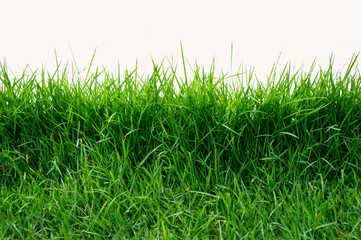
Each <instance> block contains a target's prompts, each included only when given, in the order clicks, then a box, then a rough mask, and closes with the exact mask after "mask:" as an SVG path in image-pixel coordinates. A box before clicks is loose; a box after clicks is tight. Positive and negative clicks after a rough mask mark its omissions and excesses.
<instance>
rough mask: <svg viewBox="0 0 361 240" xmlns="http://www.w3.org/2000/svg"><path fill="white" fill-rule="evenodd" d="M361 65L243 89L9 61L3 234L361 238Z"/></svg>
mask: <svg viewBox="0 0 361 240" xmlns="http://www.w3.org/2000/svg"><path fill="white" fill-rule="evenodd" d="M356 61H357V55H356V56H353V57H352V59H351V61H350V63H349V65H348V67H347V69H344V71H343V73H341V72H340V71H339V72H335V71H334V69H332V65H333V64H332V59H330V65H329V67H328V69H319V68H318V67H317V65H316V63H314V64H313V65H312V67H311V69H310V70H309V71H308V72H301V71H300V72H296V73H294V74H292V73H291V71H290V69H291V68H290V66H286V67H285V68H284V69H283V71H280V73H279V74H278V75H279V76H278V77H276V75H275V71H273V72H272V73H271V74H270V77H269V79H268V81H265V82H264V83H263V84H262V83H261V82H257V81H255V80H254V78H253V77H252V73H250V72H248V73H247V74H241V73H240V74H237V75H234V76H233V77H232V78H233V79H235V80H236V81H237V82H238V84H237V86H238V87H236V85H232V84H227V82H226V80H227V78H228V77H227V76H226V75H223V76H220V77H217V78H216V76H215V74H214V68H212V69H211V70H210V71H209V72H208V73H205V72H204V71H202V69H200V68H199V67H197V66H196V67H195V68H194V70H193V73H190V72H187V74H188V75H187V76H184V77H181V76H179V75H178V74H177V72H176V70H175V69H174V68H173V67H172V66H170V67H167V68H165V67H164V64H163V63H162V64H160V65H158V66H157V65H154V72H153V73H152V75H151V76H149V77H147V78H146V79H141V78H140V77H139V76H138V74H137V69H135V70H134V71H132V72H130V71H128V72H127V73H126V74H125V76H121V74H119V73H118V74H112V73H110V72H108V71H106V70H104V69H97V70H94V72H93V73H91V72H88V74H87V77H86V79H84V81H83V82H82V83H80V82H78V81H77V75H76V74H74V75H70V76H69V75H67V74H66V71H67V69H66V67H63V69H61V67H59V68H58V69H57V71H56V72H55V73H47V72H45V70H43V71H40V72H38V74H33V75H30V76H26V74H25V73H24V75H23V76H19V77H11V76H10V74H9V71H8V69H7V67H6V65H5V64H2V65H1V69H0V71H1V72H0V80H1V82H0V238H1V239H361V190H360V185H361V180H360V176H361V129H360V128H361V77H360V72H359V70H358V69H357V67H355V66H356V65H355V64H356ZM315 68H316V69H317V70H314V69H315ZM229 77H231V76H229Z"/></svg>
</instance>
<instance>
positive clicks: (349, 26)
mask: <svg viewBox="0 0 361 240" xmlns="http://www.w3.org/2000/svg"><path fill="white" fill-rule="evenodd" d="M0 9H1V15H0V21H1V37H0V61H1V63H3V62H4V59H6V62H7V65H8V67H9V68H10V69H11V70H12V71H13V72H14V73H17V74H18V73H19V72H21V71H22V69H23V68H24V67H25V66H26V65H27V64H28V65H29V66H30V67H31V69H32V70H35V69H36V68H41V67H42V66H45V67H46V69H47V70H49V71H50V72H52V71H54V70H55V66H56V61H55V53H54V49H56V52H57V56H58V59H59V60H60V61H61V62H62V63H63V64H64V63H65V62H67V61H68V62H69V64H70V65H71V64H73V63H74V61H73V57H74V59H75V61H76V65H77V67H78V69H79V70H80V71H81V70H83V69H86V70H87V67H88V66H89V63H90V60H91V58H92V55H93V53H94V50H95V48H96V49H97V50H96V54H95V59H94V62H93V67H92V69H95V67H102V66H104V67H106V68H107V69H108V70H109V71H110V72H113V73H115V68H116V66H117V64H118V62H119V64H120V67H121V71H124V70H125V68H126V67H127V68H128V69H130V70H133V69H134V68H135V63H136V60H138V69H139V74H142V73H144V74H145V75H147V74H151V73H152V69H153V68H152V61H151V57H152V58H153V59H154V60H155V62H156V63H160V62H161V60H162V59H163V57H168V59H169V60H170V61H171V59H172V58H173V62H174V64H178V70H179V71H178V73H179V75H180V76H181V75H182V74H183V70H182V58H181V48H180V42H182V45H183V50H184V54H185V57H186V59H187V60H188V61H189V63H190V64H191V66H192V67H194V66H195V61H197V63H198V65H200V66H204V68H205V71H208V70H209V68H210V65H211V63H212V60H213V57H214V58H215V64H216V75H219V74H220V73H221V69H223V72H228V73H230V74H232V73H236V72H237V71H238V68H239V66H240V65H241V64H243V66H245V67H247V68H251V67H254V71H255V74H256V75H257V77H258V78H259V79H260V80H264V79H265V78H266V76H267V75H268V74H269V73H270V71H271V68H272V65H273V64H274V63H275V62H276V61H277V59H278V58H279V57H280V59H279V71H281V68H282V67H283V66H284V65H285V64H286V63H287V62H290V63H291V65H292V66H294V67H295V68H296V69H297V68H300V67H301V66H303V68H304V69H305V70H308V69H309V67H310V65H311V63H312V61H313V60H314V59H315V58H316V61H317V64H318V65H320V66H322V67H323V68H326V67H327V66H328V63H329V57H330V55H331V53H333V55H334V57H335V59H334V68H335V69H336V70H341V69H342V68H343V69H344V70H345V68H346V66H345V65H347V64H348V62H349V61H350V59H351V57H352V54H353V53H359V52H360V51H361V31H360V24H361V16H360V9H361V1H360V0H354V1H352V0H343V1H339V0H337V1H333V0H327V1H324V0H312V1H309V0H302V1H293V0H284V1H281V0H273V1H269V0H266V1H261V0H252V1H241V0H238V1H230V0H222V1H213V0H207V1H203V0H182V1H172V0H167V1H166V0H153V1H149V0H148V1H144V0H142V1H140V0H138V1H137V0H132V1H119V0H118V1H113V0H103V1H92V0H87V1H83V0H73V1H69V0H63V1H50V0H32V1H29V0H25V1H19V0H11V1H1V3H0ZM232 43H233V57H232V65H231V46H232ZM72 53H73V54H72ZM165 61H166V64H165V65H167V64H168V60H167V59H166V60H165ZM74 66H75V65H74ZM317 70H318V69H317ZM85 72H86V71H83V73H85Z"/></svg>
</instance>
